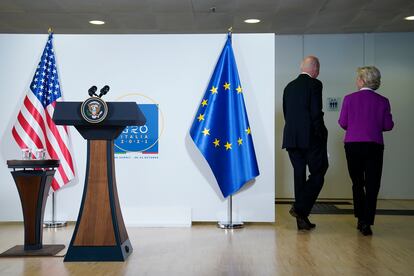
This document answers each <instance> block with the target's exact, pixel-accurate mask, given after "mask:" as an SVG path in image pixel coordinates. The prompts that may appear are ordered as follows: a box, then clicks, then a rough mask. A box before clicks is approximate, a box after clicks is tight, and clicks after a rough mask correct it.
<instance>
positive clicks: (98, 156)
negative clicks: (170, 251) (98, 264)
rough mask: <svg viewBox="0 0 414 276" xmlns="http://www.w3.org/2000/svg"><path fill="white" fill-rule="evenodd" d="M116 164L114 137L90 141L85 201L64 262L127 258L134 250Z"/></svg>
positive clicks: (121, 259)
mask: <svg viewBox="0 0 414 276" xmlns="http://www.w3.org/2000/svg"><path fill="white" fill-rule="evenodd" d="M114 167H115V164H114V142H113V140H88V160H87V164H86V176H85V187H84V190H83V197H82V203H81V207H80V210H79V216H78V220H77V222H76V226H75V230H74V233H73V236H72V240H71V242H70V245H69V248H68V252H67V253H66V257H65V260H64V261H65V262H78V261H124V260H125V259H126V258H127V257H128V256H129V255H130V254H131V253H132V246H131V243H130V241H129V239H128V234H127V231H126V228H125V224H124V220H123V218H122V213H121V208H120V205H119V200H118V192H117V188H116V180H115V168H114Z"/></svg>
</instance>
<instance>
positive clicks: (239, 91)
mask: <svg viewBox="0 0 414 276" xmlns="http://www.w3.org/2000/svg"><path fill="white" fill-rule="evenodd" d="M236 90H237V93H241V92H242V91H243V89H242V88H241V87H240V85H239V86H238V87H237V88H236Z"/></svg>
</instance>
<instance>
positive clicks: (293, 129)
mask: <svg viewBox="0 0 414 276" xmlns="http://www.w3.org/2000/svg"><path fill="white" fill-rule="evenodd" d="M301 70H302V73H301V74H300V75H299V76H298V77H297V78H296V79H295V80H293V81H291V82H290V83H289V84H288V85H287V86H286V88H285V90H284V92H283V114H284V117H285V128H284V131H283V146H282V148H284V149H286V150H287V152H288V153H289V158H290V161H291V163H292V166H293V171H294V183H295V203H294V204H293V205H292V208H291V209H290V211H289V213H290V214H291V215H292V216H294V217H296V222H297V226H298V230H310V229H312V228H314V227H315V224H313V223H311V222H310V221H309V219H308V216H309V214H310V212H311V210H312V207H313V205H314V204H315V201H316V199H317V198H318V195H319V192H320V191H321V189H322V185H323V182H324V176H325V173H326V171H327V169H328V157H327V140H328V130H327V129H326V127H325V124H324V121H323V112H322V83H321V82H320V81H319V80H317V79H316V77H317V76H318V75H319V60H318V59H317V58H316V57H314V56H308V57H306V58H305V59H304V60H303V61H302V64H301ZM306 166H308V169H309V177H308V179H306Z"/></svg>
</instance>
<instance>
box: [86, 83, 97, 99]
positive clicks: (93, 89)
mask: <svg viewBox="0 0 414 276" xmlns="http://www.w3.org/2000/svg"><path fill="white" fill-rule="evenodd" d="M96 90H98V88H97V87H96V86H95V85H94V86H92V87H91V88H89V90H88V94H89V96H90V97H92V96H93V95H95V96H98V95H96V94H95V92H96Z"/></svg>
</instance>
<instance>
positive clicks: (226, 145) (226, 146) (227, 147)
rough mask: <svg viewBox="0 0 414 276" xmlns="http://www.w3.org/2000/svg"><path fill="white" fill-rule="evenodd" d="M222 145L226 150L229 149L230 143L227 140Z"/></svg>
mask: <svg viewBox="0 0 414 276" xmlns="http://www.w3.org/2000/svg"><path fill="white" fill-rule="evenodd" d="M224 147H225V148H226V150H229V149H231V143H229V142H228V141H227V143H226V144H225V145H224Z"/></svg>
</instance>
